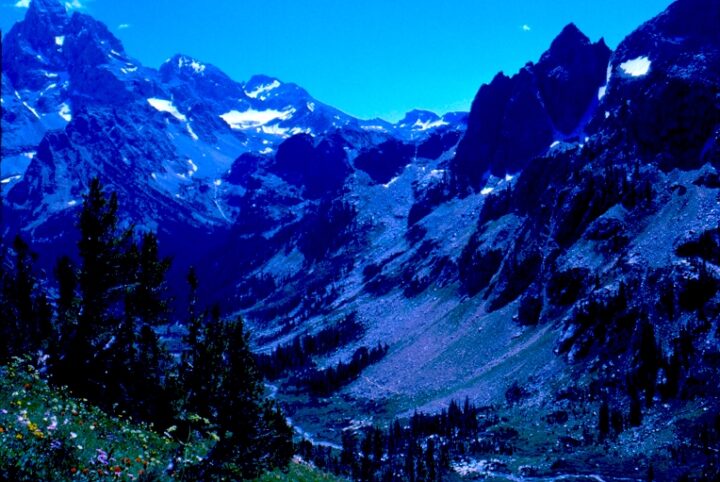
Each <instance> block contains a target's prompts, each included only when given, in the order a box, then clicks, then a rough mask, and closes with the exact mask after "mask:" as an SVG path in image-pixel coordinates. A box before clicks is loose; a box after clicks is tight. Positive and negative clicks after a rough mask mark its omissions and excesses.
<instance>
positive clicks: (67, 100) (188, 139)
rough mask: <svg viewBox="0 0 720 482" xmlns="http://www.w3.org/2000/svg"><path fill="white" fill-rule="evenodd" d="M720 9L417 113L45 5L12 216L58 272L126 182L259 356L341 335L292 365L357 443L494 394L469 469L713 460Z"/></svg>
mask: <svg viewBox="0 0 720 482" xmlns="http://www.w3.org/2000/svg"><path fill="white" fill-rule="evenodd" d="M718 25H720V3H718V2H717V1H715V0H677V1H676V2H675V3H673V4H672V5H671V6H670V7H669V8H668V9H667V10H666V11H665V12H663V13H662V14H660V15H659V16H657V17H656V18H654V19H651V20H649V21H648V22H647V23H645V24H643V25H642V26H640V27H639V28H638V29H637V30H636V31H635V32H633V33H632V34H630V35H629V36H628V37H627V38H626V39H624V40H623V41H622V42H621V43H620V45H619V46H618V47H617V49H616V50H615V51H611V50H610V49H609V48H608V47H607V46H606V45H605V43H604V42H603V41H602V40H599V41H597V42H594V43H593V42H592V41H591V40H590V39H588V38H587V37H586V36H585V35H584V34H583V33H582V32H580V30H579V29H578V28H577V27H576V26H574V25H568V26H567V27H566V28H565V29H563V31H562V32H561V33H560V34H559V36H558V37H557V38H556V39H555V41H554V42H553V43H552V45H551V46H550V48H549V49H548V50H547V52H545V53H544V54H543V55H542V56H541V58H540V59H539V60H538V61H537V62H536V63H529V64H527V65H526V66H525V67H523V68H522V69H521V70H520V71H519V72H518V73H516V74H514V75H512V76H507V75H505V74H503V73H501V74H498V75H497V76H496V77H495V78H494V79H493V80H492V81H491V82H490V83H489V84H487V85H483V86H481V87H480V89H479V91H478V93H477V96H476V97H475V100H474V102H473V104H472V107H471V109H470V113H469V114H468V115H465V114H462V113H451V114H446V115H444V116H438V115H436V114H433V113H429V112H424V111H412V112H410V113H408V114H407V115H406V117H405V118H404V119H403V120H401V121H400V122H398V123H396V124H390V123H388V122H385V121H382V120H370V121H365V120H359V119H355V118H353V117H351V116H348V115H346V114H344V113H342V112H340V111H338V110H337V109H334V108H333V107H330V106H327V105H324V104H322V103H321V102H319V101H317V100H315V99H314V98H312V97H311V96H310V94H308V93H307V92H306V91H305V90H303V89H302V88H301V87H299V86H297V85H294V84H290V83H284V82H281V81H280V80H277V79H273V78H270V77H265V76H255V77H253V78H252V79H250V80H249V81H248V82H245V83H242V82H235V81H233V80H232V79H230V78H229V77H227V76H226V75H225V74H223V72H222V71H221V70H220V69H218V68H216V67H214V66H211V65H206V64H203V63H201V62H199V61H198V60H195V59H191V58H189V57H187V56H183V55H178V56H175V57H173V58H171V59H169V60H168V61H167V62H165V63H164V64H163V65H162V66H161V67H160V69H159V70H155V69H151V68H147V67H143V66H142V65H140V64H139V63H138V62H137V61H135V60H133V59H132V58H131V57H129V56H128V55H127V54H126V53H125V52H124V50H123V48H122V45H121V44H120V43H119V41H118V40H117V39H115V38H114V37H113V36H112V34H110V33H109V32H108V30H107V29H106V28H105V27H104V26H103V25H102V24H100V23H99V22H97V21H95V20H93V19H92V18H90V17H88V16H86V15H83V14H79V13H74V14H72V15H71V16H69V15H68V14H67V13H66V12H65V10H64V9H63V8H62V7H61V6H60V4H59V3H57V2H53V1H50V0H43V1H38V0H33V2H32V3H31V7H30V9H29V10H28V14H27V17H26V19H25V20H24V21H23V22H20V23H18V24H17V25H16V26H15V27H14V28H13V29H12V30H11V31H9V32H8V33H7V34H6V36H5V38H4V39H3V62H4V63H3V77H2V84H3V89H2V97H3V117H2V129H3V146H2V149H3V150H2V161H3V162H2V176H0V178H1V179H2V189H3V191H2V193H3V227H2V229H3V233H2V234H3V237H4V239H10V237H11V236H13V235H14V234H15V233H18V232H19V233H22V234H23V235H24V236H25V237H27V238H29V240H30V241H31V242H32V245H33V246H34V248H35V249H36V250H37V251H39V253H40V255H41V263H46V264H45V266H50V265H51V264H52V263H53V262H54V258H55V256H56V255H57V254H58V253H61V252H67V251H68V250H69V246H70V245H71V243H70V242H71V241H72V239H73V236H74V234H73V233H74V231H73V229H72V228H71V226H72V221H71V219H73V217H74V216H75V215H76V212H77V208H78V203H79V202H80V201H81V199H82V195H83V193H84V192H85V190H86V187H87V185H88V183H89V181H90V179H91V178H92V177H94V176H99V177H100V178H101V179H102V180H103V182H104V183H105V184H106V185H108V186H109V187H110V188H111V189H113V190H115V191H117V192H118V194H119V198H120V200H121V205H122V209H123V212H124V215H125V217H126V219H127V220H132V221H133V222H135V223H136V224H137V225H139V226H141V227H146V228H150V229H156V230H158V232H159V237H160V246H161V248H162V249H163V250H164V251H165V252H167V253H168V254H172V255H173V256H174V257H175V259H176V264H177V265H178V276H177V277H178V279H180V278H183V276H181V274H182V272H181V271H182V270H184V269H185V268H186V267H187V266H189V265H195V266H196V267H197V270H198V275H199V277H200V279H201V280H202V283H201V290H202V291H204V297H205V298H210V299H213V300H218V301H219V302H221V303H222V304H223V306H224V307H225V308H226V309H229V310H233V311H237V312H238V313H242V314H243V315H244V316H245V317H246V319H247V321H248V324H249V325H250V326H251V327H252V331H253V334H254V339H253V342H254V346H255V348H256V349H257V351H258V352H259V353H261V354H264V355H266V356H268V357H270V356H271V354H272V352H273V350H274V349H278V348H280V353H286V352H287V353H289V352H292V350H296V351H297V346H299V345H300V344H301V343H300V340H301V339H302V340H304V342H306V343H307V342H308V340H310V341H311V342H316V340H323V341H322V343H325V345H326V348H327V346H331V348H332V349H329V348H328V349H320V348H318V347H317V346H314V350H315V351H311V352H310V353H304V354H303V356H304V357H305V358H302V357H301V358H302V361H303V363H309V361H308V360H310V361H312V362H313V363H315V364H316V368H317V370H316V371H315V372H312V377H314V378H311V379H310V381H307V380H305V381H304V382H303V380H302V372H301V371H300V369H297V370H295V371H293V366H292V363H290V362H287V360H285V361H283V362H282V363H281V362H278V361H277V360H275V361H274V362H273V363H274V364H273V363H271V362H270V361H267V360H266V363H267V364H268V366H271V368H272V370H273V374H274V376H275V378H276V381H275V382H273V383H276V384H277V388H278V392H277V397H278V398H279V399H280V400H282V401H283V402H284V403H285V404H286V406H287V410H288V412H289V413H290V415H291V417H292V419H293V421H294V422H295V423H297V424H298V425H300V426H302V427H303V429H305V430H306V431H307V432H308V433H306V435H308V436H309V437H315V438H316V439H318V440H319V439H326V440H327V441H328V442H329V443H330V444H331V445H332V444H336V443H339V442H340V438H341V433H342V431H341V430H340V429H344V428H346V427H348V426H351V427H356V428H357V427H359V426H363V425H364V424H368V423H371V422H376V423H379V424H384V423H387V422H388V421H390V420H391V419H392V418H393V417H395V416H409V415H411V414H412V413H413V411H414V410H415V409H421V410H425V411H431V412H437V411H438V410H440V409H441V408H444V407H448V406H449V403H450V401H451V400H459V399H462V398H465V397H469V399H471V400H472V401H473V402H474V403H476V404H478V405H479V406H484V407H487V410H488V412H487V413H488V414H489V413H495V414H496V415H497V419H494V418H492V417H491V416H490V415H487V416H486V418H484V419H483V420H485V422H486V423H487V426H486V427H485V429H483V430H481V436H479V439H478V446H480V447H482V449H477V451H476V452H473V453H472V454H471V453H468V454H467V457H465V458H464V459H463V461H462V463H460V462H458V465H457V467H456V468H457V470H456V472H458V473H460V472H462V471H463V470H466V469H467V470H470V472H468V473H470V474H476V475H477V474H491V475H497V474H498V473H500V472H502V470H496V469H497V468H498V467H500V468H504V469H503V470H505V469H507V470H508V471H511V472H512V473H513V474H515V475H518V474H519V475H533V474H535V475H538V474H539V475H543V474H545V475H548V476H554V475H558V474H569V475H578V474H584V475H587V476H594V477H628V476H629V477H630V478H633V477H634V479H633V480H635V479H647V478H648V476H647V473H648V472H649V471H650V470H651V471H652V472H651V473H654V474H656V476H657V478H658V480H661V479H662V480H677V479H680V478H681V477H683V476H687V477H688V478H690V479H693V478H694V479H697V480H702V479H703V478H704V477H705V478H712V476H713V474H715V475H716V474H717V473H718V472H717V470H718V469H717V466H718V465H717V464H718V458H717V451H714V450H710V449H704V447H711V448H712V447H715V446H717V444H718V443H720V442H719V441H720V417H718V413H720V405H718V399H719V398H718V396H719V395H720V393H718V386H720V380H719V379H718V373H719V372H718V369H720V343H719V340H718V338H719V337H720V332H719V331H718V330H719V329H718V321H719V320H720V255H719V254H718V253H720V244H719V243H720V234H719V231H718V230H719V229H720V228H719V226H720V198H719V196H720V192H719V191H718V189H720V175H719V173H718V170H719V169H720V29H718ZM180 284H181V283H180V281H179V282H178V285H180ZM348 320H350V321H348ZM338 326H340V327H347V326H349V327H351V331H352V333H350V334H347V333H346V334H345V335H342V336H341V335H337V334H333V331H332V330H333V328H334V327H338ZM183 330H184V327H183V326H179V325H177V324H176V325H174V326H171V327H169V333H171V335H170V336H172V334H173V333H178V332H182V331H183ZM301 337H305V338H301ZM333 337H335V338H333ZM328 339H330V340H331V341H332V343H331V342H330V341H327V340H328ZM333 340H334V341H333ZM316 343H320V342H316ZM385 344H387V346H385ZM325 345H323V346H325ZM288 346H290V347H295V348H288ZM283 347H284V348H283ZM371 347H376V348H371ZM358 350H360V351H358ZM363 350H364V351H363ZM373 350H374V351H373ZM293 353H294V352H293ZM296 355H297V354H296ZM343 363H344V364H343ZM313 366H315V365H313ZM302 367H303V368H307V366H305V365H302ZM328 367H339V368H337V373H342V374H343V376H344V377H345V378H343V377H341V376H340V375H337V377H336V379H333V380H332V383H330V382H328V381H327V380H326V379H324V378H323V376H327V377H329V375H328V372H327V371H325V372H323V371H321V370H320V369H327V368H328ZM295 368H297V367H295ZM333 373H334V372H333ZM303 383H305V385H303ZM306 385H310V386H313V387H315V389H316V392H313V393H314V394H313V393H311V390H310V391H308V390H305V391H304V390H303V386H306ZM318 387H320V388H318ZM318 393H319V394H320V395H318ZM513 431H514V432H513ZM476 448H477V447H476ZM481 462H482V463H481ZM483 463H484V465H483ZM493 464H494V465H493ZM650 467H651V468H652V469H650ZM473 470H475V472H473ZM713 470H714V472H713ZM478 476H479V475H478ZM513 476H514V475H513ZM508 477H510V476H508Z"/></svg>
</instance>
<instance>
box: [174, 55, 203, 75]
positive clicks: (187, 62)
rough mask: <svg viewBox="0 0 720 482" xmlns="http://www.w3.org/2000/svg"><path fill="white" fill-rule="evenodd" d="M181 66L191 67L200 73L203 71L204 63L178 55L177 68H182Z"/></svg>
mask: <svg viewBox="0 0 720 482" xmlns="http://www.w3.org/2000/svg"><path fill="white" fill-rule="evenodd" d="M183 67H189V68H191V69H192V70H193V71H195V73H196V74H202V73H203V72H205V65H203V64H201V63H200V62H198V61H197V60H195V59H189V58H187V57H180V58H179V59H178V68H180V69H182V68H183Z"/></svg>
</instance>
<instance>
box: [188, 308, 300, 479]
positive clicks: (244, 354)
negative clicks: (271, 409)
mask: <svg viewBox="0 0 720 482" xmlns="http://www.w3.org/2000/svg"><path fill="white" fill-rule="evenodd" d="M205 330H206V333H205V343H206V344H207V345H206V348H205V349H204V350H203V351H204V353H205V356H206V360H207V363H208V364H209V367H208V368H209V369H210V371H208V372H206V375H208V376H209V378H210V380H211V381H212V385H211V386H209V387H208V388H209V400H208V402H209V403H208V405H209V406H210V407H211V409H212V410H213V412H215V413H214V415H215V417H214V419H215V422H216V424H217V426H218V428H219V429H220V440H219V441H218V442H217V444H216V445H215V447H213V449H212V450H211V452H210V454H209V455H208V458H207V464H206V465H205V464H204V467H201V468H199V469H200V471H199V477H200V478H201V479H203V480H217V479H218V478H221V477H223V476H229V477H235V478H252V477H256V476H257V475H258V474H259V473H260V472H261V471H263V470H266V469H270V468H272V467H274V466H284V465H287V463H288V462H289V459H290V456H291V454H292V451H290V450H289V449H288V447H289V445H288V444H291V437H290V435H291V434H289V429H288V428H287V424H284V425H285V428H282V427H281V430H277V428H278V426H279V425H281V424H280V421H279V419H278V414H277V413H275V414H274V415H273V416H272V417H270V418H268V415H267V409H266V408H265V407H264V402H263V399H262V394H263V390H264V388H263V385H262V379H261V378H260V375H259V372H258V371H257V367H256V366H255V359H254V357H253V354H252V353H251V351H250V344H249V334H248V333H247V332H246V331H245V327H244V324H243V321H242V319H240V318H238V319H235V320H233V321H229V322H226V321H221V320H220V319H219V316H218V314H217V313H215V314H214V315H213V316H212V318H211V322H210V323H209V324H208V325H207V327H206V328H205ZM271 447H281V448H283V450H282V452H281V453H280V454H274V455H275V457H269V456H268V454H269V451H270V450H271ZM278 455H282V457H278Z"/></svg>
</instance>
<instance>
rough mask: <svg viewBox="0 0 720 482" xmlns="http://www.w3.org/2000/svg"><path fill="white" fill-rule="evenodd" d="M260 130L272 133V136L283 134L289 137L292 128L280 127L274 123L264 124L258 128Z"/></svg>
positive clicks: (264, 132)
mask: <svg viewBox="0 0 720 482" xmlns="http://www.w3.org/2000/svg"><path fill="white" fill-rule="evenodd" d="M258 132H262V133H263V134H270V135H271V136H282V137H287V136H288V135H289V134H288V132H290V129H288V128H286V127H280V126H278V125H277V124H273V125H271V126H262V127H259V128H258Z"/></svg>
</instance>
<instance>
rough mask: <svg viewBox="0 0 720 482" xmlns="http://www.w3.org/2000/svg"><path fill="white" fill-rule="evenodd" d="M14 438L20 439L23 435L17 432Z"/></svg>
mask: <svg viewBox="0 0 720 482" xmlns="http://www.w3.org/2000/svg"><path fill="white" fill-rule="evenodd" d="M15 438H16V439H18V440H22V438H23V436H22V434H21V433H19V434H17V435H15Z"/></svg>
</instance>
